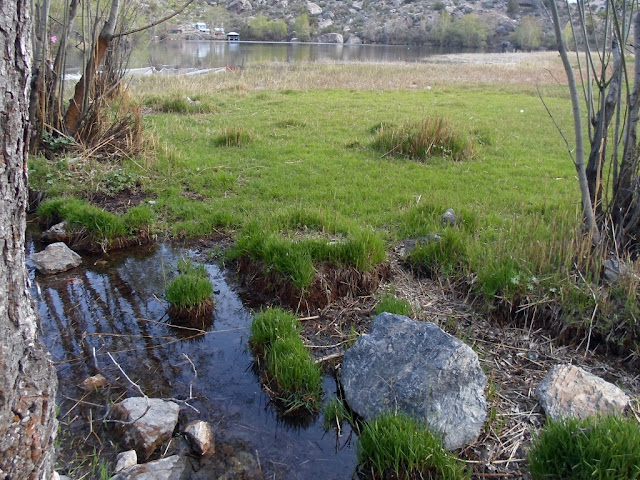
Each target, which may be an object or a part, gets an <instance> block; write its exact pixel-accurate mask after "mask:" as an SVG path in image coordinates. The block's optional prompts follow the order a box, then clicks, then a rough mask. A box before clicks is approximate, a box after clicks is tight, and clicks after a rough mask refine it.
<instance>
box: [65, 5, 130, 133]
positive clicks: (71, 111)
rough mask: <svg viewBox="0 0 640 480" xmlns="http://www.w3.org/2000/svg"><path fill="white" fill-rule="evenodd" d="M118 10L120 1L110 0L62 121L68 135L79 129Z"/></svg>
mask: <svg viewBox="0 0 640 480" xmlns="http://www.w3.org/2000/svg"><path fill="white" fill-rule="evenodd" d="M119 9H120V0H111V9H110V11H109V18H107V21H106V22H105V24H104V27H102V30H101V31H100V35H98V41H97V42H96V44H95V45H94V46H93V49H92V50H91V56H90V57H89V61H88V62H87V65H86V67H85V69H84V74H83V75H82V78H81V79H80V80H79V81H78V83H77V84H76V89H75V92H74V94H73V98H72V99H71V101H70V102H69V108H68V110H67V114H66V116H65V119H64V123H65V130H66V133H67V134H69V135H72V136H73V135H75V134H76V132H77V131H78V129H79V128H80V123H81V122H82V118H83V116H84V115H85V114H86V108H85V107H86V104H87V96H88V95H89V94H90V92H91V88H92V87H93V82H94V78H95V76H96V73H97V72H98V67H99V66H100V62H102V59H103V58H104V54H105V53H106V52H107V48H109V44H110V43H111V40H112V39H113V33H114V32H115V29H116V21H117V20H118V10H119Z"/></svg>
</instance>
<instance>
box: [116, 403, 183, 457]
mask: <svg viewBox="0 0 640 480" xmlns="http://www.w3.org/2000/svg"><path fill="white" fill-rule="evenodd" d="M147 401H148V404H147ZM179 412H180V407H179V406H178V405H177V404H176V403H173V402H168V401H165V400H160V399H159V398H149V399H145V398H143V397H132V398H127V399H125V400H123V401H122V402H120V403H117V404H115V405H114V406H113V408H112V409H111V413H110V415H109V418H110V419H112V420H120V421H123V422H131V421H133V423H130V424H126V425H125V424H121V423H115V424H114V425H115V431H116V433H117V434H118V435H119V437H120V442H121V443H122V444H123V445H124V446H125V447H126V448H129V449H135V450H136V452H137V454H138V457H140V458H142V459H143V460H146V459H147V458H149V456H150V455H151V454H152V453H153V451H154V450H155V449H156V448H158V447H159V446H160V445H162V444H163V443H164V442H165V441H166V440H168V439H169V438H171V435H172V434H173V430H174V429H175V428H176V425H177V424H178V413H179Z"/></svg>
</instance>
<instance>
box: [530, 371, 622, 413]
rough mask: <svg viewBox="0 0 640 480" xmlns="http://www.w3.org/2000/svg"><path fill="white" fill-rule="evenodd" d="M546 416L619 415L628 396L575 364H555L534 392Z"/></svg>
mask: <svg viewBox="0 0 640 480" xmlns="http://www.w3.org/2000/svg"><path fill="white" fill-rule="evenodd" d="M536 397H537V398H538V400H539V401H540V405H542V408H543V409H544V411H545V413H546V414H547V416H549V417H551V418H552V419H554V420H558V419H560V418H563V417H576V418H581V419H583V418H586V417H589V416H592V415H595V414H598V413H599V414H611V413H622V412H623V411H624V410H625V409H626V408H627V407H628V406H629V401H630V399H629V397H628V396H627V395H626V394H625V393H624V392H623V391H622V390H620V389H619V388H618V387H616V386H615V385H613V384H612V383H609V382H606V381H605V380H603V379H602V378H600V377H598V376H596V375H593V374H592V373H589V372H587V371H585V370H583V369H582V368H580V367H576V366H575V365H566V364H565V365H556V366H555V367H553V368H552V369H551V371H550V372H549V373H548V374H547V376H546V377H544V379H543V380H542V382H541V383H540V385H539V386H538V388H537V389H536Z"/></svg>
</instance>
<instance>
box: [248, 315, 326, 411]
mask: <svg viewBox="0 0 640 480" xmlns="http://www.w3.org/2000/svg"><path fill="white" fill-rule="evenodd" d="M299 332H300V325H299V322H298V319H297V317H296V316H295V315H293V314H291V313H288V312H285V311H284V310H282V309H280V308H269V309H267V310H264V311H262V312H260V313H258V314H257V315H255V316H254V318H253V321H252V322H251V337H250V339H249V343H250V345H251V347H252V349H253V351H254V353H255V354H256V355H258V356H260V357H261V358H264V359H265V360H266V362H265V366H266V368H265V372H264V374H265V381H266V382H267V383H268V384H269V388H270V390H271V391H273V392H274V393H275V396H276V400H278V401H279V403H280V404H281V405H282V406H283V408H284V415H288V414H293V413H300V412H307V413H315V412H317V411H318V409H319V406H320V400H321V398H322V394H323V391H322V374H321V371H320V367H319V366H318V365H317V364H316V363H315V362H314V361H313V359H312V358H311V356H310V355H309V352H308V351H307V349H306V347H305V346H304V344H303V343H302V340H301V339H300V335H299Z"/></svg>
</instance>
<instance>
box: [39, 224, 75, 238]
mask: <svg viewBox="0 0 640 480" xmlns="http://www.w3.org/2000/svg"><path fill="white" fill-rule="evenodd" d="M40 238H41V239H42V240H43V241H45V242H64V241H65V240H67V239H68V238H69V232H68V231H67V222H60V223H56V224H55V225H54V226H53V227H51V228H50V229H49V230H47V231H45V232H42V235H40Z"/></svg>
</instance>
